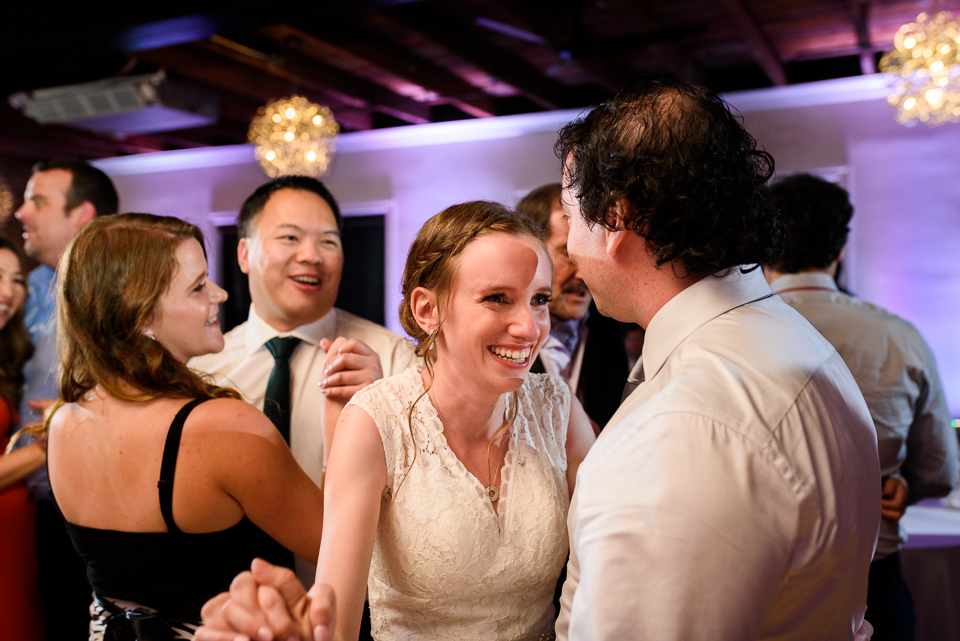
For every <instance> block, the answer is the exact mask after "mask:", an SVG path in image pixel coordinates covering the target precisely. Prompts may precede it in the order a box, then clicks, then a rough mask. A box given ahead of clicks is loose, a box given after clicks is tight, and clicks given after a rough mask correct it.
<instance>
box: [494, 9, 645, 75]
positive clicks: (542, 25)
mask: <svg viewBox="0 0 960 641" xmlns="http://www.w3.org/2000/svg"><path fill="white" fill-rule="evenodd" d="M490 4H492V5H493V6H494V7H496V9H497V13H498V14H500V15H502V16H505V17H507V18H508V19H509V22H510V23H512V25H520V28H521V29H522V30H523V31H526V32H528V33H531V34H533V35H535V36H538V37H539V38H540V39H542V40H543V43H542V44H540V45H539V46H542V47H547V48H549V49H550V50H551V51H552V53H553V55H554V57H555V58H556V60H557V62H558V63H559V62H561V61H562V60H563V56H562V55H561V50H562V49H563V44H562V43H561V42H560V40H559V39H558V38H557V35H556V33H557V29H556V28H554V29H551V28H550V27H549V26H548V24H547V20H546V19H545V18H544V16H543V14H542V12H541V11H538V10H537V9H534V8H531V7H529V6H527V5H526V4H525V3H523V2H521V1H518V0H511V1H510V2H504V1H503V0H491V2H490ZM575 64H577V65H579V66H580V67H581V68H582V69H584V70H585V71H586V72H587V73H588V74H590V76H591V77H592V78H593V80H594V81H595V82H596V83H597V84H598V85H600V86H601V87H603V88H604V89H605V90H606V91H609V92H611V93H612V92H615V91H617V90H618V89H619V88H620V87H622V86H623V85H624V84H625V81H626V78H624V77H623V76H622V75H621V74H619V73H617V72H616V71H614V70H612V69H611V68H610V66H609V65H608V64H606V63H604V62H603V61H601V60H598V59H596V58H593V57H590V58H586V59H579V60H576V61H575Z"/></svg>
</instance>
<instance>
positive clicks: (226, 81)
mask: <svg viewBox="0 0 960 641" xmlns="http://www.w3.org/2000/svg"><path fill="white" fill-rule="evenodd" d="M191 49H193V50H192V51H191ZM140 57H141V58H142V59H144V60H147V61H149V62H152V63H154V64H156V65H159V66H160V67H162V68H166V69H168V70H169V71H172V72H174V73H176V74H178V75H180V76H184V77H187V78H190V79H191V80H194V81H197V82H201V83H205V84H207V85H209V86H211V87H216V88H217V89H220V90H222V91H228V92H231V93H233V94H236V95H238V96H243V97H246V98H250V99H253V100H256V101H257V102H258V103H260V104H265V103H266V102H267V101H268V100H271V99H274V100H276V99H277V98H282V97H283V96H288V95H290V94H291V93H292V90H293V88H294V87H293V86H292V84H291V82H290V81H289V80H288V79H285V78H281V77H278V76H277V75H275V74H271V73H268V72H266V71H262V70H260V69H257V68H255V67H252V66H250V65H238V64H236V63H235V62H233V61H231V60H230V59H228V58H225V57H223V56H217V55H214V54H211V53H209V52H205V51H202V50H200V51H198V50H197V49H196V48H194V47H191V46H190V45H182V46H179V47H170V48H167V49H154V50H153V51H147V52H143V53H142V54H140ZM302 93H303V94H304V95H305V96H306V97H307V98H309V99H310V100H313V101H314V102H321V103H325V104H328V105H330V107H331V108H332V109H333V110H334V113H335V115H336V118H337V120H338V121H339V122H340V123H341V124H343V125H344V126H347V127H349V128H351V129H359V128H361V127H362V126H363V124H364V123H365V122H366V121H365V119H357V120H356V121H353V120H351V119H350V117H349V110H348V108H349V109H352V110H356V109H357V108H358V107H359V108H361V109H363V108H366V107H367V105H366V104H365V103H363V102H362V101H357V100H356V99H355V98H353V99H351V102H353V104H350V105H345V104H344V103H343V102H342V101H341V100H340V99H339V97H338V96H336V95H334V94H333V93H332V92H327V91H322V90H318V89H316V88H315V87H314V86H312V85H311V86H309V88H307V89H304V90H303V92H302Z"/></svg>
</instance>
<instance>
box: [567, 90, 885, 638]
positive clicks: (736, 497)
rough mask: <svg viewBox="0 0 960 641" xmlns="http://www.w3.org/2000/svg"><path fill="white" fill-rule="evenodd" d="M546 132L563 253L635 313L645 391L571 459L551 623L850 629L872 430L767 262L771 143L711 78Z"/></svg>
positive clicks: (708, 629)
mask: <svg viewBox="0 0 960 641" xmlns="http://www.w3.org/2000/svg"><path fill="white" fill-rule="evenodd" d="M556 149H557V152H558V155H559V156H560V158H561V159H563V160H564V163H565V170H564V191H563V197H562V203H563V207H564V211H565V212H566V213H567V215H568V218H569V222H570V235H569V238H568V241H567V247H568V250H569V252H570V256H571V258H572V259H573V261H574V262H575V263H576V264H577V266H578V267H579V269H580V273H581V275H582V277H583V279H584V281H586V283H587V285H588V286H589V288H590V292H591V293H592V294H593V297H594V300H595V301H596V304H597V308H598V309H599V310H600V312H601V313H604V314H606V315H609V316H612V317H614V318H616V319H617V320H620V321H624V322H636V323H638V324H639V325H640V326H641V327H644V328H645V329H646V340H645V343H644V347H643V354H642V357H641V360H640V361H639V363H638V364H637V365H636V367H635V368H634V370H633V372H632V375H631V377H632V378H633V379H634V380H635V381H636V382H637V383H638V387H636V389H635V390H633V392H632V394H630V395H629V396H628V397H627V398H626V399H625V401H624V403H623V405H622V406H621V407H620V409H619V410H618V411H617V413H616V414H615V415H614V417H613V418H612V419H611V420H610V422H609V423H608V424H607V426H606V427H605V428H604V431H603V433H602V434H601V435H600V437H599V438H598V439H597V442H596V444H595V445H594V446H593V448H592V449H591V451H590V453H589V454H588V455H587V457H586V459H585V460H584V462H583V464H582V465H581V467H580V470H579V473H578V476H577V486H576V491H575V493H574V496H573V499H572V502H571V506H570V513H569V518H568V529H569V533H570V544H571V552H570V555H571V558H570V564H569V566H568V569H567V577H568V578H567V582H566V584H565V585H564V589H563V596H562V599H561V604H562V610H561V614H560V618H559V620H558V622H557V637H558V639H561V640H566V639H570V640H577V641H586V640H590V641H600V640H608V639H609V640H613V639H617V640H620V639H656V640H657V641H670V640H675V641H681V640H683V641H697V640H700V639H703V640H707V639H709V640H711V641H724V640H729V641H746V640H750V639H779V640H795V641H801V640H808V639H853V638H854V634H855V632H856V631H857V630H858V629H860V628H861V626H862V623H863V613H864V609H865V604H866V586H867V570H868V567H869V564H870V558H871V556H872V554H873V548H874V545H875V542H876V536H877V528H878V524H879V519H880V505H879V502H880V485H879V482H878V478H879V477H878V474H879V465H878V460H877V445H876V437H875V434H874V431H873V426H872V424H871V421H870V415H869V412H868V411H867V408H866V405H865V404H864V401H863V397H862V396H861V394H860V392H859V390H858V389H857V385H856V383H855V382H854V380H853V378H852V377H851V375H850V373H849V371H848V370H847V368H846V367H845V366H844V364H843V361H842V360H841V359H840V357H839V356H838V355H837V353H836V352H835V351H834V350H833V348H832V347H831V346H830V344H829V343H827V342H826V341H825V340H824V339H823V337H821V336H820V335H819V334H818V333H817V332H816V331H815V330H814V329H813V328H812V327H811V326H810V325H809V324H808V323H807V322H806V321H805V320H804V319H803V318H802V317H801V316H800V315H799V314H797V313H796V312H795V311H794V310H793V309H792V308H790V307H789V306H787V305H786V304H785V303H783V302H782V301H781V300H780V299H778V298H776V297H774V296H772V294H771V292H770V287H769V286H768V285H767V283H766V281H765V280H764V278H763V274H762V273H761V271H760V269H758V268H757V267H758V264H759V263H762V262H764V261H765V260H766V259H767V257H768V256H770V255H772V254H773V253H774V252H775V250H776V247H777V244H778V242H779V238H780V218H779V213H778V212H777V210H776V209H775V208H773V207H771V206H770V204H769V199H768V197H767V195H766V191H765V188H764V184H765V182H766V181H767V179H768V178H769V176H770V174H771V173H772V171H773V159H772V158H771V157H770V156H769V155H768V154H766V153H765V152H763V151H760V150H758V149H757V148H756V141H754V140H753V138H752V137H751V136H750V135H749V134H748V133H747V132H746V131H744V130H743V128H742V126H741V124H740V123H739V121H738V120H737V119H736V118H735V117H734V116H733V115H731V114H730V112H729V110H728V108H727V107H726V105H725V104H724V103H723V101H722V100H721V99H720V98H719V97H718V96H717V95H716V94H714V93H713V92H711V91H709V90H705V89H701V88H699V87H694V86H691V85H687V84H685V83H682V82H678V81H667V80H662V81H658V80H647V81H643V82H641V83H638V84H637V85H635V86H633V87H630V88H628V89H626V90H624V91H622V92H621V93H620V94H618V95H617V96H616V97H615V98H614V99H613V100H611V101H609V102H607V103H605V104H603V105H601V106H599V107H597V108H596V109H595V110H594V111H592V112H591V113H589V114H588V115H586V116H584V117H583V118H581V119H579V120H577V121H576V122H573V123H571V124H570V125H567V126H566V127H564V128H563V129H562V130H561V131H560V139H559V141H558V143H557V146H556ZM862 631H863V630H861V632H862Z"/></svg>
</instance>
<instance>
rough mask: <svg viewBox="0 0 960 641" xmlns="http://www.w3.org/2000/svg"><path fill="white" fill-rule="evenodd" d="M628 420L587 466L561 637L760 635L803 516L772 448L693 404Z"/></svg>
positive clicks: (720, 640) (713, 640)
mask: <svg viewBox="0 0 960 641" xmlns="http://www.w3.org/2000/svg"><path fill="white" fill-rule="evenodd" d="M627 420H629V419H627ZM623 427H625V426H623V425H619V426H618V430H617V432H616V433H614V434H610V435H609V436H608V437H607V438H605V439H603V440H607V441H608V442H607V443H605V444H604V447H603V451H602V453H601V452H597V454H602V455H601V456H591V457H590V464H589V466H588V467H586V468H585V467H581V469H580V473H579V476H578V481H577V497H576V499H575V500H576V508H575V509H576V515H575V517H574V515H571V526H572V527H571V544H572V547H573V549H574V550H575V555H576V561H575V562H572V563H571V565H576V566H577V567H575V568H571V570H572V571H571V575H570V579H569V580H570V584H569V585H567V586H565V588H564V594H563V607H564V610H568V611H569V615H568V617H567V615H564V616H563V617H561V619H562V620H561V622H560V627H561V628H562V629H563V634H562V635H561V636H562V637H564V638H569V639H570V640H571V641H586V640H598V641H600V640H607V639H609V640H614V639H616V640H621V639H657V640H659V641H670V640H678V641H679V640H684V641H698V640H700V639H702V640H704V641H706V640H710V641H724V640H730V641H734V640H737V641H739V640H742V639H751V638H757V637H758V636H759V634H760V631H761V628H762V625H763V623H764V621H765V619H766V616H767V612H768V610H769V608H770V606H771V604H772V603H773V600H774V598H775V597H776V595H777V592H778V588H779V586H780V582H781V580H782V578H783V576H784V575H785V573H786V572H787V569H788V567H789V564H790V556H791V551H792V550H793V547H794V538H795V536H796V535H795V533H796V531H797V527H798V516H797V515H798V509H797V499H796V497H795V496H794V493H793V491H792V490H791V488H790V487H789V484H788V483H787V482H786V481H785V480H784V478H783V477H782V475H781V473H780V472H779V471H778V470H777V468H776V465H774V464H773V463H772V460H771V457H770V456H769V455H768V454H769V452H767V451H765V446H764V445H762V444H757V443H754V442H750V441H748V440H746V439H745V438H744V437H743V435H741V434H737V433H735V432H734V431H732V430H729V429H726V428H725V427H724V426H723V425H722V424H720V423H718V422H716V421H715V420H712V419H708V418H705V417H702V416H698V415H694V414H687V413H682V412H676V413H669V414H665V415H661V416H659V417H654V418H652V419H649V420H648V422H647V423H645V424H644V425H643V429H642V430H637V429H629V430H624V429H623ZM611 438H613V439H616V442H614V441H610V440H609V439H611ZM593 454H594V453H591V455H593Z"/></svg>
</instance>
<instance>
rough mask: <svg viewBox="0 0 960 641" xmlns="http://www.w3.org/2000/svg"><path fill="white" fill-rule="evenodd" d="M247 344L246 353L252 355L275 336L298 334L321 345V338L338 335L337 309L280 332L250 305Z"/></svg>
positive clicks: (307, 341) (312, 343)
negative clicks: (291, 329) (292, 328)
mask: <svg viewBox="0 0 960 641" xmlns="http://www.w3.org/2000/svg"><path fill="white" fill-rule="evenodd" d="M246 332H247V344H246V353H247V356H250V355H251V354H253V353H254V352H256V351H257V350H259V349H261V348H262V347H263V345H264V343H266V342H267V341H268V340H270V339H271V338H273V337H275V336H296V337H297V338H299V339H300V340H302V341H303V342H305V343H310V344H311V345H319V344H320V341H321V339H324V338H328V339H330V340H333V339H334V338H336V336H337V310H336V308H333V309H331V310H330V311H329V312H327V313H326V314H325V315H324V316H323V317H321V318H320V319H318V320H315V321H313V322H312V323H308V324H306V325H301V326H300V327H296V328H294V330H293V331H291V332H278V331H277V330H276V329H274V328H273V326H271V325H270V324H269V323H267V321H265V320H263V319H262V318H260V315H259V314H257V311H256V309H254V306H253V305H252V304H251V305H250V314H249V315H248V316H247V325H246Z"/></svg>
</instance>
